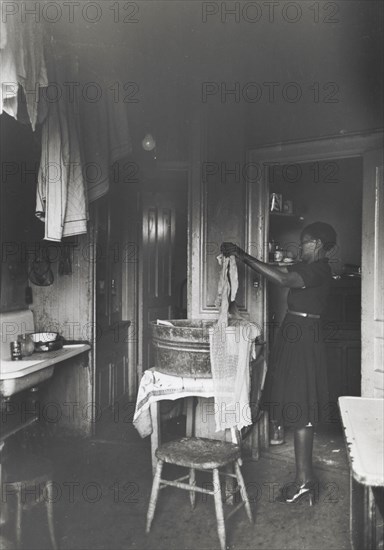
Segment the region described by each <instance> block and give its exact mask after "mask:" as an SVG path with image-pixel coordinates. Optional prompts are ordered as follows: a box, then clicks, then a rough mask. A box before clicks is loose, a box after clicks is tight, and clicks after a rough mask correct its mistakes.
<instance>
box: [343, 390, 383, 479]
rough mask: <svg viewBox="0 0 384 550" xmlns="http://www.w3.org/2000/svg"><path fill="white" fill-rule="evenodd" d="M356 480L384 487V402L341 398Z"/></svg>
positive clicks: (352, 467)
mask: <svg viewBox="0 0 384 550" xmlns="http://www.w3.org/2000/svg"><path fill="white" fill-rule="evenodd" d="M339 407H340V412H341V418H342V422H343V426H344V431H345V438H346V442H347V447H348V456H349V461H350V467H351V470H352V474H353V477H354V478H355V479H356V481H358V482H359V483H362V484H364V485H370V486H384V399H380V398H378V399H376V398H370V397H339Z"/></svg>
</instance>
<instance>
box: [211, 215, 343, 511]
mask: <svg viewBox="0 0 384 550" xmlns="http://www.w3.org/2000/svg"><path fill="white" fill-rule="evenodd" d="M335 244H336V233H335V230H334V229H333V227H332V226H330V225H329V224H326V223H322V222H316V223H313V224H311V225H308V226H307V227H305V228H304V229H303V231H302V233H301V243H300V250H301V262H300V263H297V264H294V265H290V266H287V267H285V266H284V267H278V266H272V265H268V264H266V263H264V262H261V261H259V260H257V259H256V258H254V257H252V256H250V255H249V254H247V253H246V252H244V250H242V249H241V248H239V247H238V246H237V245H235V244H233V243H223V244H222V245H221V251H222V253H223V254H224V255H226V256H228V255H232V254H233V255H234V256H236V258H238V259H239V260H241V261H243V262H244V263H245V264H246V265H247V266H248V267H250V268H251V269H253V270H254V271H257V272H258V273H260V274H261V275H263V276H264V277H266V278H267V279H268V280H269V281H271V282H272V283H275V284H277V285H279V286H283V287H288V288H289V293H288V299H287V301H288V310H287V313H286V316H285V318H284V321H283V323H282V325H281V327H280V329H279V332H278V334H277V337H276V340H275V343H274V346H273V349H272V351H271V357H270V364H269V368H268V373H267V379H266V384H265V386H266V387H265V388H264V392H263V403H262V406H263V408H264V409H267V410H268V411H269V415H270V419H271V420H272V421H274V422H276V423H277V424H278V425H289V426H291V427H293V428H294V448H295V460H296V479H295V482H294V483H291V484H290V485H289V486H288V485H287V486H286V490H284V491H281V492H280V495H279V497H278V498H277V500H279V501H283V502H288V503H293V502H297V501H299V500H301V499H303V498H304V497H308V498H309V502H310V504H312V500H313V492H314V488H315V483H316V479H315V476H314V472H313V466H312V451H313V435H314V426H315V425H316V424H317V423H318V422H319V421H320V420H321V419H322V418H323V417H326V413H327V407H328V387H327V374H326V362H325V352H324V346H323V337H322V331H321V323H320V316H321V313H322V311H323V309H324V308H325V305H326V300H327V296H328V292H329V288H330V283H331V280H332V274H331V269H330V267H329V264H328V258H327V257H326V252H327V251H329V250H331V249H332V248H333V247H334V246H335Z"/></svg>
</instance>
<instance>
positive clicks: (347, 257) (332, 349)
mask: <svg viewBox="0 0 384 550" xmlns="http://www.w3.org/2000/svg"><path fill="white" fill-rule="evenodd" d="M362 181H363V162H362V158H361V157H350V158H337V159H324V160H321V161H310V162H299V163H295V164H279V165H277V166H273V169H272V170H271V171H270V177H269V182H268V183H269V187H268V188H269V197H268V200H269V236H268V243H269V246H268V248H269V256H270V260H271V261H272V262H273V263H276V264H278V265H283V266H284V265H289V264H291V263H294V262H295V261H299V248H298V247H299V243H300V234H301V231H302V229H303V228H304V227H305V226H307V225H309V224H311V223H313V222H316V221H323V222H326V223H329V224H331V225H332V226H333V227H334V228H335V230H336V233H337V246H336V247H335V248H334V249H333V250H332V251H331V252H330V253H329V255H328V256H329V257H328V260H329V265H330V267H331V270H332V276H333V279H332V285H331V292H330V296H329V299H328V301H327V304H326V305H325V310H324V314H323V330H324V337H325V347H326V354H327V365H328V367H327V371H328V372H327V374H328V384H329V393H330V403H332V410H334V411H335V414H334V415H332V416H335V417H338V414H337V399H338V398H339V397H340V396H341V395H353V396H359V395H361V360H360V358H361V315H360V312H361V240H362ZM287 294H288V289H283V288H280V287H277V286H276V285H271V284H268V285H267V312H268V313H267V315H268V316H267V319H268V322H269V345H270V346H271V345H273V341H274V337H275V335H276V331H277V328H278V327H279V326H280V324H281V322H282V320H283V318H284V315H285V312H286V309H287V306H286V304H287V299H286V298H287Z"/></svg>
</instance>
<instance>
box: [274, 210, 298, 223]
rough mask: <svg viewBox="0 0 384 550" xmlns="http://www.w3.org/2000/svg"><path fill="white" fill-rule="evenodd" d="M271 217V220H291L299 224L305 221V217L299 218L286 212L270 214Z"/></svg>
mask: <svg viewBox="0 0 384 550" xmlns="http://www.w3.org/2000/svg"><path fill="white" fill-rule="evenodd" d="M269 216H270V217H271V218H278V219H287V220H288V219H290V220H295V221H298V222H302V221H304V217H303V216H298V215H297V214H285V213H284V212H270V213H269Z"/></svg>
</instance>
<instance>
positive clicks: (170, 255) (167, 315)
mask: <svg viewBox="0 0 384 550" xmlns="http://www.w3.org/2000/svg"><path fill="white" fill-rule="evenodd" d="M187 231H188V172H187V171H179V170H175V171H164V172H162V173H161V172H159V173H158V174H157V176H156V177H155V178H152V179H151V180H149V181H147V182H146V183H145V185H144V188H143V193H142V247H141V249H142V254H141V258H142V259H141V263H140V267H139V285H140V292H139V297H140V298H139V304H138V311H139V353H141V361H140V364H141V367H142V370H145V369H147V368H150V367H153V366H154V364H153V357H152V349H151V332H150V326H149V324H150V322H151V321H155V320H156V319H182V318H186V316H187V250H188V246H187V244H188V239H187ZM140 302H141V303H140Z"/></svg>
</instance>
